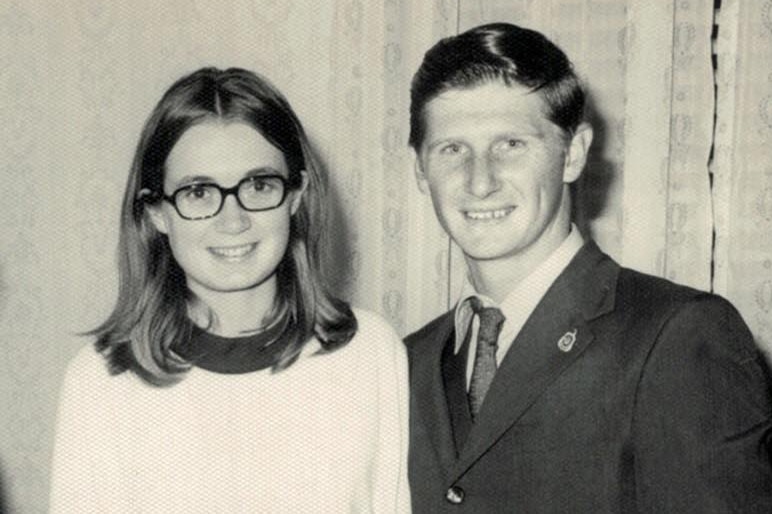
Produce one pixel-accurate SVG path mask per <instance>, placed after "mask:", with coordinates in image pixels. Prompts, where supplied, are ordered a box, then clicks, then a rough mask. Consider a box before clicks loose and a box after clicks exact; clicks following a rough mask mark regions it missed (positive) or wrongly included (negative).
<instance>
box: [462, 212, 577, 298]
mask: <svg viewBox="0 0 772 514" xmlns="http://www.w3.org/2000/svg"><path fill="white" fill-rule="evenodd" d="M570 230H571V229H570V226H569V227H566V228H565V229H561V230H559V231H558V233H556V234H554V236H553V237H552V238H549V239H548V241H543V240H542V241H537V242H535V243H534V244H532V245H530V246H529V247H527V248H525V249H523V250H521V251H518V252H516V253H513V254H512V255H508V256H505V257H501V258H498V259H488V260H475V259H471V258H469V257H467V258H466V263H467V268H468V270H469V279H470V281H471V282H472V285H473V286H474V288H475V290H476V291H477V292H479V293H481V294H484V295H485V296H487V297H489V298H490V299H492V300H493V301H495V302H497V303H501V302H502V301H503V300H504V299H505V298H506V297H507V295H509V293H511V292H512V291H514V290H515V288H516V287H517V286H518V285H520V283H521V282H522V281H523V280H524V279H525V278H526V277H528V276H529V275H530V274H531V273H533V272H534V270H535V269H536V268H537V267H539V265H541V264H542V263H543V262H544V261H545V260H547V259H548V258H549V257H550V255H552V254H553V253H554V252H555V250H557V249H558V248H559V247H560V245H561V244H562V243H563V241H565V239H566V237H568V234H569V232H570Z"/></svg>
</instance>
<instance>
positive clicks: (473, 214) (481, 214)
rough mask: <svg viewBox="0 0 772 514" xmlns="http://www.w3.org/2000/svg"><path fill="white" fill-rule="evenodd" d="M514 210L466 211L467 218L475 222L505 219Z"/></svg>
mask: <svg viewBox="0 0 772 514" xmlns="http://www.w3.org/2000/svg"><path fill="white" fill-rule="evenodd" d="M513 210H514V208H513V207H507V208H505V209H496V210H495V211H466V216H467V217H468V218H470V219H473V220H495V219H499V218H503V217H504V216H506V215H507V214H509V213H510V212H512V211H513Z"/></svg>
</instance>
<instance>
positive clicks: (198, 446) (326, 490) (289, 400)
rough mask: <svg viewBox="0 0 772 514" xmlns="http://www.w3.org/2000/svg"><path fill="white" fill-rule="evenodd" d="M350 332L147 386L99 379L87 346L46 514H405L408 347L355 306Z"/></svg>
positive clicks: (70, 376)
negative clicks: (327, 347) (325, 349)
mask: <svg viewBox="0 0 772 514" xmlns="http://www.w3.org/2000/svg"><path fill="white" fill-rule="evenodd" d="M355 314H356V316H357V319H358V321H359V330H358V332H357V334H356V336H355V337H354V338H353V339H352V340H351V342H349V344H348V345H346V346H345V347H343V348H341V349H339V350H337V351H335V352H333V353H330V354H323V355H313V354H314V352H315V351H316V350H318V349H319V348H320V346H319V343H318V342H317V341H312V342H309V343H308V344H307V345H306V348H305V349H304V351H303V354H302V355H301V357H300V359H299V360H298V361H296V362H295V363H294V364H293V365H292V366H290V367H289V369H287V370H285V371H282V372H279V373H276V374H273V373H271V371H270V370H269V369H267V370H262V371H256V372H252V373H245V374H241V375H225V374H218V373H212V372H208V371H205V370H203V369H200V368H194V369H192V370H191V371H190V372H189V373H188V375H187V376H186V377H185V378H184V379H183V380H182V382H180V383H179V384H176V385H173V386H171V387H166V388H158V387H153V386H151V385H148V384H146V383H145V382H143V381H142V380H140V379H139V378H138V377H137V376H136V375H134V374H132V373H131V372H125V373H122V374H120V375H117V376H111V375H109V374H108V373H107V369H106V363H105V359H104V358H103V357H102V356H101V355H99V354H98V353H96V351H95V350H94V349H93V345H89V346H87V347H85V348H83V349H82V350H81V351H80V353H79V354H78V355H77V356H76V357H75V358H74V360H73V361H72V362H71V363H70V366H69V368H68V371H67V375H66V378H65V381H64V386H63V390H62V393H61V400H60V405H59V415H58V416H59V417H58V426H57V432H56V443H55V450H54V460H53V471H52V491H51V505H50V506H51V512H52V513H78V514H86V513H91V512H93V513H100V514H102V513H124V512H127V513H128V512H131V513H156V512H157V513H165V514H166V513H194V512H195V513H198V512H200V513H220V512H222V513H241V512H244V513H247V512H249V513H253V512H287V513H304V512H309V513H310V512H313V513H328V512H329V513H346V512H356V513H360V512H361V513H367V512H374V513H394V512H397V513H402V512H409V509H410V507H409V498H410V494H409V490H408V485H407V428H408V427H407V423H408V419H407V366H406V357H405V352H404V349H403V345H402V343H401V341H400V340H399V338H398V337H397V335H396V334H395V333H394V331H393V330H392V329H391V327H390V326H388V325H387V324H386V322H385V321H383V320H382V319H381V318H379V317H378V316H376V315H374V314H372V313H368V312H365V311H361V310H356V311H355Z"/></svg>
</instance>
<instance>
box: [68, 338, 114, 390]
mask: <svg viewBox="0 0 772 514" xmlns="http://www.w3.org/2000/svg"><path fill="white" fill-rule="evenodd" d="M122 375H126V373H123V374H122ZM125 378H126V377H121V375H115V374H113V373H111V372H110V367H109V364H108V362H107V359H106V358H105V356H104V355H102V354H101V353H100V352H99V351H98V350H97V349H96V346H95V345H94V343H93V342H89V343H88V344H84V345H82V346H81V347H80V348H79V349H78V351H77V353H75V355H74V356H73V357H72V358H71V359H70V361H69V363H68V364H67V368H66V370H65V376H64V382H65V386H67V387H69V388H80V387H88V388H89V389H91V390H94V389H95V388H102V389H103V390H106V389H107V388H109V387H111V386H115V385H117V383H118V382H124V381H125Z"/></svg>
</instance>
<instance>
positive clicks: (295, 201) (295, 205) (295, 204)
mask: <svg viewBox="0 0 772 514" xmlns="http://www.w3.org/2000/svg"><path fill="white" fill-rule="evenodd" d="M300 177H301V181H302V182H301V183H300V187H299V188H297V189H294V190H293V191H292V201H291V203H290V216H292V215H294V214H295V213H296V212H297V210H298V209H299V208H300V200H301V199H302V198H303V193H305V192H306V188H307V187H308V172H307V171H306V170H300Z"/></svg>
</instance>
